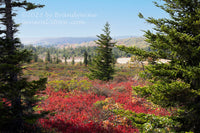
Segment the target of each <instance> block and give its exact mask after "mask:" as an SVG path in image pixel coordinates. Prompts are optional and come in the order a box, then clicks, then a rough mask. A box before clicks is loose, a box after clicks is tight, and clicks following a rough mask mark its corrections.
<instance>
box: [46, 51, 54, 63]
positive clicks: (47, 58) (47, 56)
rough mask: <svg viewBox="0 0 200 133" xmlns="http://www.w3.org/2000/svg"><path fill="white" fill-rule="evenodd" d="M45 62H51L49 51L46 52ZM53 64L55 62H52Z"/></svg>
mask: <svg viewBox="0 0 200 133" xmlns="http://www.w3.org/2000/svg"><path fill="white" fill-rule="evenodd" d="M45 61H47V62H51V55H50V51H49V50H47V54H46V59H45ZM54 62H55V60H54Z"/></svg>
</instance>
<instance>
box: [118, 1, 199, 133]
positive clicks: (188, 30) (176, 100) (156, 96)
mask: <svg viewBox="0 0 200 133" xmlns="http://www.w3.org/2000/svg"><path fill="white" fill-rule="evenodd" d="M163 1H164V3H165V4H164V5H159V4H158V3H155V5H156V6H157V7H160V8H161V9H163V10H164V11H165V12H167V13H168V14H169V16H170V18H163V19H155V18H152V17H150V18H147V19H145V20H146V21H147V22H148V23H151V24H154V25H155V28H154V30H155V31H156V32H151V31H146V32H145V37H146V41H147V42H148V43H150V48H151V50H152V51H151V52H146V51H144V50H141V49H138V48H126V47H123V46H120V47H119V48H120V49H121V50H123V51H126V52H130V53H132V54H136V55H139V56H143V57H146V58H147V57H149V58H152V61H151V63H150V65H149V66H147V67H146V76H148V78H150V81H151V82H152V83H153V84H151V85H149V86H145V87H136V88H134V89H135V90H136V91H137V92H138V94H139V95H141V96H143V97H146V98H148V99H150V100H151V101H153V102H154V103H156V104H159V105H161V106H162V107H166V108H172V107H176V108H177V115H178V117H177V118H176V119H175V120H176V121H178V122H180V123H181V124H182V126H181V128H179V129H176V130H177V131H193V132H196V133H197V132H200V128H199V126H200V113H199V112H200V45H199V42H200V29H199V27H200V21H199V20H200V12H199V11H200V1H199V0H163ZM139 16H140V17H141V18H143V16H142V14H140V15H139ZM156 59H166V60H169V62H168V63H161V62H159V61H156Z"/></svg>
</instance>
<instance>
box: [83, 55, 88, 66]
mask: <svg viewBox="0 0 200 133" xmlns="http://www.w3.org/2000/svg"><path fill="white" fill-rule="evenodd" d="M83 63H84V64H85V66H87V65H88V53H87V51H85V53H84V60H83Z"/></svg>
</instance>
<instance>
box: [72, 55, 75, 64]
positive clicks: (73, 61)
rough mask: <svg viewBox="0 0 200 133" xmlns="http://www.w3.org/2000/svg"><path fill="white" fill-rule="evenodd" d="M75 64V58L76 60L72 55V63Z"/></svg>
mask: <svg viewBox="0 0 200 133" xmlns="http://www.w3.org/2000/svg"><path fill="white" fill-rule="evenodd" d="M74 64H75V60H74V57H72V65H74Z"/></svg>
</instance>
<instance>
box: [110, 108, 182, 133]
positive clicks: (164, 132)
mask: <svg viewBox="0 0 200 133" xmlns="http://www.w3.org/2000/svg"><path fill="white" fill-rule="evenodd" d="M112 112H114V113H115V114H117V115H120V116H123V117H126V118H128V119H129V120H130V121H131V124H132V125H133V126H135V127H137V128H138V129H140V132H142V133H168V132H174V130H171V129H173V128H177V127H180V124H179V123H178V122H175V121H174V120H173V118H172V117H170V116H156V115H154V114H144V113H135V112H132V111H129V110H124V109H114V110H112Z"/></svg>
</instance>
